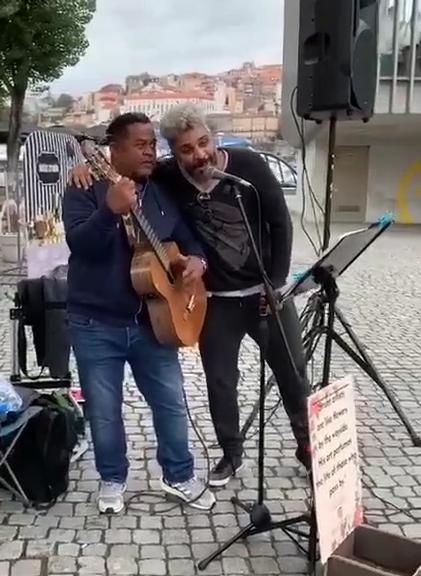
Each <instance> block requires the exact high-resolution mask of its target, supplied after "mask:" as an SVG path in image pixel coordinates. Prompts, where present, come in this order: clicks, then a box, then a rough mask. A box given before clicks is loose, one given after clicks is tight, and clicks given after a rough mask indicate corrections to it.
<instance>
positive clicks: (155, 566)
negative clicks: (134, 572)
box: [139, 559, 167, 576]
mask: <svg viewBox="0 0 421 576" xmlns="http://www.w3.org/2000/svg"><path fill="white" fill-rule="evenodd" d="M139 571H140V574H141V575H145V576H146V575H148V576H149V574H150V575H151V576H152V575H153V576H165V575H166V574H167V566H166V563H165V562H164V561H163V560H157V559H152V560H141V561H140V562H139Z"/></svg>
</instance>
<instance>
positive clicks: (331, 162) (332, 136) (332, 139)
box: [322, 116, 336, 252]
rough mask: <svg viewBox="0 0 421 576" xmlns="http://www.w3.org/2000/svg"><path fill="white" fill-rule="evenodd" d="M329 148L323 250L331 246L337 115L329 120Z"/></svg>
mask: <svg viewBox="0 0 421 576" xmlns="http://www.w3.org/2000/svg"><path fill="white" fill-rule="evenodd" d="M328 146H329V149H328V157H327V162H328V164H327V177H326V195H325V208H324V223H323V246H322V252H324V251H325V250H327V249H328V248H329V242H330V220H331V217H332V196H333V172H334V170H335V147H336V117H335V116H332V117H331V119H330V120H329V144H328Z"/></svg>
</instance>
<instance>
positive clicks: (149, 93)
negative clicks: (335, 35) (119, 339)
mask: <svg viewBox="0 0 421 576" xmlns="http://www.w3.org/2000/svg"><path fill="white" fill-rule="evenodd" d="M281 87H282V66H281V65H279V64H267V65H263V66H257V65H255V64H254V63H253V62H245V63H244V64H243V65H242V66H241V67H240V68H234V69H231V70H228V71H226V72H222V73H221V74H217V75H209V74H204V73H201V72H190V73H186V74H173V73H170V74H167V75H164V76H154V75H153V74H150V73H148V72H143V73H140V74H136V75H131V76H127V78H126V79H125V82H124V84H123V85H122V84H116V83H109V84H107V85H105V86H102V87H99V88H98V90H96V91H93V92H88V93H85V94H81V95H79V96H76V97H74V96H72V95H70V94H61V95H52V94H51V93H50V92H48V91H47V92H45V93H43V94H34V93H32V94H31V93H29V95H28V96H27V98H26V103H25V111H26V116H27V118H30V119H31V120H32V122H35V123H36V124H37V125H38V126H40V127H43V128H48V127H51V126H57V125H62V126H66V127H70V128H74V129H77V128H82V127H92V126H97V125H99V124H107V123H108V122H109V121H110V120H111V119H112V118H114V117H115V116H117V115H118V114H121V113H124V112H143V113H145V114H147V115H148V116H149V117H150V118H151V119H152V120H153V121H154V122H159V121H160V119H161V118H162V116H163V114H165V112H166V111H167V110H169V109H170V108H171V107H172V106H174V104H178V103H181V102H194V103H195V104H197V105H198V106H199V107H200V108H201V109H202V110H203V111H204V112H205V113H206V114H207V116H208V117H209V119H210V121H211V122H212V124H213V126H214V128H215V130H216V131H223V132H229V133H231V134H235V135H237V136H242V137H245V138H250V139H252V140H254V141H267V140H269V141H270V140H273V139H275V137H276V136H277V134H278V116H279V114H280V107H281Z"/></svg>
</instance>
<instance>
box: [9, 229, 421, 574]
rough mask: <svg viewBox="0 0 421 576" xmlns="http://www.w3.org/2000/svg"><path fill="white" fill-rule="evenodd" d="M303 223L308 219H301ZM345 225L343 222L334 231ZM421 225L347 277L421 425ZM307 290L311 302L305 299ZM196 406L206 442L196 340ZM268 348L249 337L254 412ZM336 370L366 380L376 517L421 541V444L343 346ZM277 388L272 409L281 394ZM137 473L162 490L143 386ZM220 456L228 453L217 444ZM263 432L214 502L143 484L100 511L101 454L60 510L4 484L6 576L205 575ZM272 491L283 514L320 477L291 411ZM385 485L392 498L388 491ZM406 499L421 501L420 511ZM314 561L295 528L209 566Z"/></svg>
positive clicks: (370, 333) (279, 566) (276, 435)
mask: <svg viewBox="0 0 421 576" xmlns="http://www.w3.org/2000/svg"><path fill="white" fill-rule="evenodd" d="M297 228H298V226H296V229H297ZM344 230H345V228H344V227H341V228H335V229H334V235H337V234H338V233H339V232H342V231H344ZM420 247H421V229H419V228H407V229H402V228H401V229H399V228H396V229H394V230H393V231H391V232H390V233H388V234H386V235H385V236H384V237H383V238H381V239H380V240H379V241H378V242H377V243H376V244H375V245H373V246H372V247H371V248H370V249H369V251H368V252H367V253H366V254H365V255H364V256H363V257H362V258H361V259H360V261H359V262H358V263H356V264H355V265H354V266H353V267H352V269H350V270H349V271H348V272H347V273H346V274H345V275H344V277H343V278H342V279H341V281H340V287H341V291H342V295H341V299H340V303H341V307H342V309H343V311H344V312H345V313H346V314H347V317H348V318H349V320H350V321H351V322H352V324H353V327H354V329H355V331H356V332H357V333H358V335H359V336H360V338H361V339H362V341H363V342H364V343H365V344H367V346H368V351H369V353H371V355H372V356H373V357H375V359H376V364H377V365H378V367H379V369H380V372H381V373H382V375H383V376H384V378H385V380H386V381H387V384H388V385H389V386H390V387H391V388H392V389H393V390H394V392H395V393H396V394H397V395H398V397H399V399H400V401H401V404H402V407H403V408H404V409H405V410H406V412H407V414H408V416H409V417H410V418H411V420H412V422H413V424H414V425H415V427H416V428H417V431H418V432H419V433H420V434H421V410H420V408H421V389H420V380H421V354H420V350H421V336H420V317H421V290H420V285H421V267H420V265H419V262H420ZM294 254H295V258H294V266H295V267H296V268H300V266H302V265H304V264H305V263H308V262H310V261H311V258H312V253H311V248H309V247H308V244H306V243H305V241H304V239H303V237H302V235H301V233H300V232H299V231H298V230H297V238H296V246H295V252H294ZM302 302H303V300H300V301H299V304H302ZM8 308H9V302H8V301H7V300H6V299H5V298H4V297H3V300H2V304H1V334H0V339H1V340H0V341H1V345H2V350H3V353H4V354H3V358H2V370H3V373H5V374H7V373H8V372H9V368H8V354H9V341H8V334H7V313H8ZM182 358H183V367H184V373H185V376H186V389H187V394H188V398H189V403H190V408H191V411H192V413H193V416H194V419H195V421H196V422H197V424H198V426H199V428H200V430H201V432H202V434H203V436H204V438H205V439H206V442H207V443H208V444H212V443H213V442H214V440H215V439H214V435H213V430H212V426H211V422H210V419H209V414H208V409H207V401H206V394H205V384H204V381H203V375H202V371H201V366H200V362H199V359H198V357H197V354H196V353H195V352H191V351H190V352H183V354H182ZM257 360H258V356H257V351H256V348H255V346H254V345H253V344H252V343H251V342H250V341H246V342H245V343H244V346H243V350H242V355H241V370H242V379H241V385H240V390H239V398H240V403H241V407H242V416H243V417H245V416H246V415H248V413H249V411H250V409H251V406H252V404H253V402H254V401H255V399H256V397H257V396H256V394H257V388H258V362H257ZM333 372H334V374H335V375H336V376H342V375H344V374H352V375H354V376H355V379H356V383H357V392H358V394H357V415H358V420H359V439H360V446H361V456H362V465H363V470H364V483H365V486H366V488H365V491H364V492H365V506H366V511H367V516H368V519H369V521H371V522H372V523H373V524H375V525H377V526H380V527H381V528H384V529H386V530H390V531H393V532H395V533H399V534H406V535H407V536H410V537H414V538H420V539H421V522H420V521H419V520H418V521H417V518H418V519H421V449H417V448H414V447H413V446H412V444H411V441H410V439H409V438H408V435H407V433H406V431H405V429H404V428H403V427H402V425H401V424H400V422H399V420H398V418H397V417H396V415H395V413H394V411H393V410H392V408H391V407H390V405H389V404H388V402H387V400H386V399H385V396H384V395H383V394H382V393H381V392H380V391H379V389H378V388H377V387H375V386H374V385H373V384H372V383H371V382H370V381H369V380H368V379H367V378H366V377H364V376H363V375H362V374H361V372H360V371H359V370H358V369H357V368H356V367H355V365H354V364H352V363H351V362H350V361H349V360H347V359H345V358H344V356H343V355H342V354H341V353H339V352H337V351H335V354H334V358H333ZM276 399H277V394H276V392H275V391H272V393H271V395H270V398H269V399H268V409H270V406H271V405H273V404H274V403H275V401H276ZM124 412H125V419H126V425H127V435H128V446H129V452H130V459H131V473H130V481H129V485H128V494H129V496H130V495H133V494H135V493H136V492H139V491H145V490H154V489H155V490H156V489H157V480H158V478H159V469H158V467H157V465H156V463H155V460H154V454H155V443H154V434H153V428H152V423H151V418H150V415H149V412H148V410H147V408H146V407H145V404H144V402H143V401H141V400H139V398H138V395H137V393H136V392H135V391H134V390H133V387H132V386H131V385H129V386H128V389H127V394H126V403H125V407H124ZM192 442H193V445H194V450H195V454H196V458H197V465H198V468H199V469H200V473H202V474H205V472H206V459H205V458H204V455H203V452H202V449H201V445H200V443H199V441H198V440H197V439H196V438H195V436H194V435H193V433H192ZM210 454H211V457H212V459H213V458H215V457H217V456H218V451H217V450H216V449H211V450H210ZM256 456H257V444H256V436H254V438H252V439H250V440H248V441H247V443H246V460H247V468H246V470H245V471H244V472H243V473H242V475H241V477H239V478H237V479H235V480H233V481H232V482H231V483H230V485H229V487H227V488H226V489H224V490H220V491H219V492H217V506H216V508H215V509H214V511H213V512H212V513H211V514H205V513H202V512H198V511H193V510H189V509H181V508H179V507H176V508H172V510H170V511H168V512H166V510H168V508H169V507H171V506H172V505H171V504H169V503H168V502H164V501H162V500H159V499H156V498H151V497H147V496H143V497H142V498H140V499H139V501H138V502H139V503H136V504H134V505H133V506H132V507H131V508H130V509H129V510H127V512H126V513H125V514H123V515H121V516H118V517H114V518H111V519H110V518H107V517H99V516H98V514H97V512H96V509H95V498H96V489H97V475H96V472H95V469H94V463H93V457H92V452H91V451H89V452H88V453H87V454H85V456H84V457H83V458H82V459H81V460H80V461H79V462H77V464H75V465H74V467H73V468H72V470H71V486H70V489H69V492H68V494H67V495H66V496H65V497H64V498H62V499H61V501H60V502H59V503H58V504H56V505H55V506H54V507H53V508H52V509H51V510H50V511H49V512H48V513H37V512H34V511H31V510H30V511H24V509H23V507H22V505H21V504H20V503H17V502H15V501H11V499H10V498H9V497H8V495H7V494H6V493H2V494H1V496H0V500H1V501H0V519H1V521H0V576H38V575H45V574H49V575H50V576H53V575H56V576H62V575H65V574H67V575H69V574H73V575H76V574H77V575H88V574H89V575H102V574H109V575H130V576H134V575H138V574H140V575H143V576H164V575H170V576H193V575H194V574H198V573H199V572H197V569H196V567H195V566H196V564H197V561H198V560H200V559H201V558H202V557H203V556H205V555H206V554H207V553H209V552H210V551H212V550H213V549H214V547H215V544H216V543H217V542H221V541H223V540H225V539H226V538H229V537H231V536H232V535H233V534H234V533H235V532H236V531H237V530H238V529H239V527H241V526H244V525H245V524H246V523H247V516H246V515H245V514H244V513H243V512H241V511H238V510H236V509H235V508H234V507H233V506H232V504H231V502H230V498H231V497H232V496H233V495H239V496H240V498H241V499H242V500H245V501H252V500H253V499H254V498H255V495H256V492H255V488H256V474H257V468H256V466H257V461H256V460H257V459H256ZM266 476H267V479H266V487H267V502H268V505H269V507H270V509H271V511H272V512H273V514H274V517H275V518H284V517H285V514H296V513H298V512H301V511H303V510H304V509H305V507H306V504H305V499H306V478H305V476H304V474H303V471H302V470H301V469H300V468H299V466H298V465H297V462H296V461H295V459H294V442H293V441H292V436H291V433H290V429H289V425H288V423H287V419H286V416H285V414H284V412H283V409H282V408H281V409H279V410H278V412H277V413H276V416H275V417H274V418H273V419H272V421H271V425H270V426H269V427H268V430H267V435H266ZM379 497H380V498H381V499H382V500H380V499H379ZM394 506H397V507H398V508H399V509H403V510H405V509H412V516H411V515H409V516H408V515H407V514H405V513H404V512H397V510H396V508H395V507H394ZM305 572H306V562H305V560H304V558H303V556H302V554H301V553H299V552H298V550H297V548H296V546H295V545H294V544H293V543H292V542H290V541H289V540H288V539H287V537H286V536H285V535H284V534H283V533H282V532H281V531H276V532H274V533H272V534H270V535H261V536H255V537H252V538H250V539H249V540H247V541H245V542H241V543H239V544H236V545H235V546H233V547H232V548H230V549H229V550H228V551H227V552H226V553H225V554H224V556H223V558H222V559H220V560H217V561H215V562H214V563H212V564H211V565H210V566H209V568H208V569H207V570H206V571H205V572H204V574H214V575H219V574H223V575H227V576H228V575H230V576H239V575H247V574H256V575H263V576H268V575H271V574H289V575H298V574H303V573H305Z"/></svg>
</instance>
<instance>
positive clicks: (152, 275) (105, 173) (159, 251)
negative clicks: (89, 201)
mask: <svg viewBox="0 0 421 576" xmlns="http://www.w3.org/2000/svg"><path fill="white" fill-rule="evenodd" d="M81 149H82V151H83V154H84V156H85V158H86V160H87V162H88V165H89V167H90V170H91V171H92V172H93V173H94V174H95V175H96V176H97V177H99V178H102V179H105V180H107V181H108V182H110V183H111V184H116V183H117V182H118V181H119V180H120V179H121V176H120V175H119V174H118V173H117V172H116V171H115V170H114V168H113V167H112V166H111V164H110V163H109V161H108V159H107V158H106V156H105V155H104V153H103V152H102V151H101V150H100V149H99V148H98V147H97V146H96V145H95V143H94V142H93V141H92V140H85V141H84V142H83V143H82V145H81ZM122 220H123V224H124V227H125V230H126V234H127V238H128V241H129V244H130V245H131V246H132V248H133V256H132V261H131V269H130V275H131V282H132V285H133V288H134V290H135V291H136V293H137V294H138V295H139V297H140V298H142V299H145V301H146V303H147V306H148V312H149V316H150V319H151V324H152V329H153V331H154V334H155V336H156V338H157V340H158V341H159V342H160V343H161V344H165V345H170V346H176V347H182V346H193V345H194V344H196V342H197V341H198V339H199V336H200V332H201V330H202V327H203V322H204V320H205V315H206V306H207V294H206V289H205V286H204V283H203V281H202V280H200V281H198V282H197V283H196V284H195V286H194V287H193V288H189V289H187V288H186V287H185V286H184V284H183V280H182V272H183V269H182V266H180V260H179V256H180V250H179V248H178V246H177V244H176V243H175V242H161V241H160V240H159V238H158V236H157V235H156V233H155V231H154V230H153V228H152V226H151V225H150V223H149V222H148V220H147V219H146V217H145V215H144V214H143V212H142V210H141V207H139V208H136V209H134V210H132V211H131V212H130V214H127V215H124V216H123V218H122ZM110 280H111V279H110Z"/></svg>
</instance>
